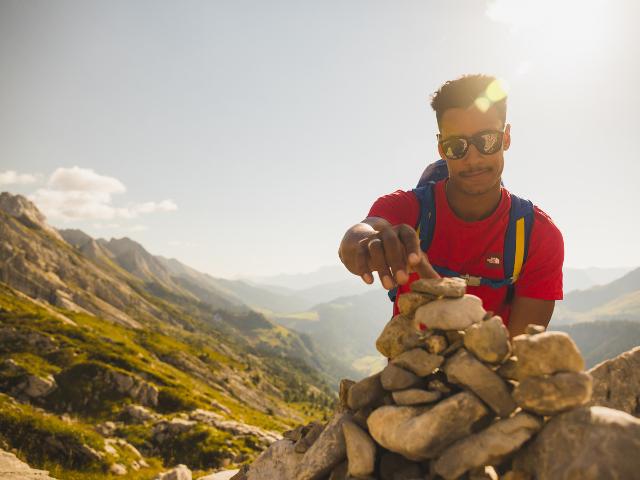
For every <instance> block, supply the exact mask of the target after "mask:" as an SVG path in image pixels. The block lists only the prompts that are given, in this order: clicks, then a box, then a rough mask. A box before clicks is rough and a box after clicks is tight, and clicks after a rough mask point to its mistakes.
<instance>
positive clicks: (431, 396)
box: [392, 388, 442, 405]
mask: <svg viewBox="0 0 640 480" xmlns="http://www.w3.org/2000/svg"><path fill="white" fill-rule="evenodd" d="M392 395H393V401H394V402H395V403H396V404H398V405H421V404H424V403H433V402H435V401H437V400H440V397H441V396H442V393H440V392H438V391H437V390H436V391H434V390H423V389H421V388H410V389H408V390H398V391H396V392H393V394H392Z"/></svg>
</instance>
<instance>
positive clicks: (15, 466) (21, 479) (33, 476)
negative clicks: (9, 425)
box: [0, 449, 55, 480]
mask: <svg viewBox="0 0 640 480" xmlns="http://www.w3.org/2000/svg"><path fill="white" fill-rule="evenodd" d="M0 478H2V479H3V480H55V479H54V478H53V477H50V476H49V472H48V471H47V470H37V469H35V468H31V467H30V466H29V465H27V464H26V463H24V462H23V461H22V460H20V459H19V458H18V457H16V456H15V455H14V454H13V453H10V452H5V451H4V450H2V449H0Z"/></svg>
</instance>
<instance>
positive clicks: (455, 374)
mask: <svg viewBox="0 0 640 480" xmlns="http://www.w3.org/2000/svg"><path fill="white" fill-rule="evenodd" d="M444 372H445V373H446V374H447V379H448V380H449V381H450V382H452V383H455V384H458V385H462V386H464V387H466V388H468V389H469V390H471V391H472V392H473V393H475V394H476V395H477V396H478V397H480V398H481V399H482V400H484V401H485V403H487V405H489V406H490V407H491V409H492V410H493V411H494V412H495V413H496V414H497V415H498V416H499V417H508V416H509V415H510V414H511V412H513V411H514V410H515V409H516V404H515V402H514V401H513V398H511V394H510V393H509V389H508V388H507V385H506V383H505V382H504V380H503V379H502V378H500V377H499V376H498V374H496V373H495V372H494V371H493V370H491V369H490V368H488V367H487V366H486V365H484V364H483V363H482V362H480V361H479V360H477V359H476V358H475V357H474V356H473V355H471V354H470V353H469V352H467V351H466V350H465V349H464V348H462V349H460V350H458V352H456V354H455V355H454V356H453V357H451V358H450V359H449V360H447V362H446V363H445V365H444Z"/></svg>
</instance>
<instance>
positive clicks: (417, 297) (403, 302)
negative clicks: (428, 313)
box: [398, 292, 433, 317]
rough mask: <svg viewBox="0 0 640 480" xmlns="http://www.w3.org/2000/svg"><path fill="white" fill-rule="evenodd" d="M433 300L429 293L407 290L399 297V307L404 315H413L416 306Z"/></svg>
mask: <svg viewBox="0 0 640 480" xmlns="http://www.w3.org/2000/svg"><path fill="white" fill-rule="evenodd" d="M432 300H433V298H432V297H430V296H428V295H423V294H420V293H414V292H406V293H403V294H402V295H400V296H399V297H398V309H399V310H400V313H401V314H402V315H406V316H407V317H411V316H412V315H413V314H414V312H415V311H416V308H418V307H419V306H420V305H424V304H425V303H429V302H431V301H432Z"/></svg>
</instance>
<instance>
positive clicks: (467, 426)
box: [367, 392, 489, 460]
mask: <svg viewBox="0 0 640 480" xmlns="http://www.w3.org/2000/svg"><path fill="white" fill-rule="evenodd" d="M487 415H489V411H488V410H487V408H486V407H485V406H484V404H483V403H482V402H481V401H480V400H479V399H478V398H477V397H476V396H475V395H473V394H471V393H469V392H461V393H458V394H456V395H453V396H451V397H449V398H447V399H445V400H442V401H441V402H439V403H438V404H436V405H435V406H434V407H433V408H430V409H426V408H424V407H398V406H384V407H380V408H378V409H376V410H374V411H373V412H372V413H371V415H369V418H368V420H367V425H368V427H369V433H370V434H371V436H372V437H373V438H374V440H376V442H378V443H379V444H380V445H382V446H383V447H384V448H386V449H387V450H390V451H392V452H396V453H399V454H401V455H404V456H405V457H407V458H408V459H409V460H423V459H428V458H435V457H437V456H438V454H439V453H440V452H441V451H442V450H443V449H444V448H446V447H447V446H449V445H450V444H451V443H453V442H455V441H456V440H459V439H461V438H462V437H464V436H466V435H468V434H469V433H471V430H472V428H473V426H474V425H475V424H476V423H477V422H478V421H479V420H482V419H483V418H484V417H486V416H487Z"/></svg>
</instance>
